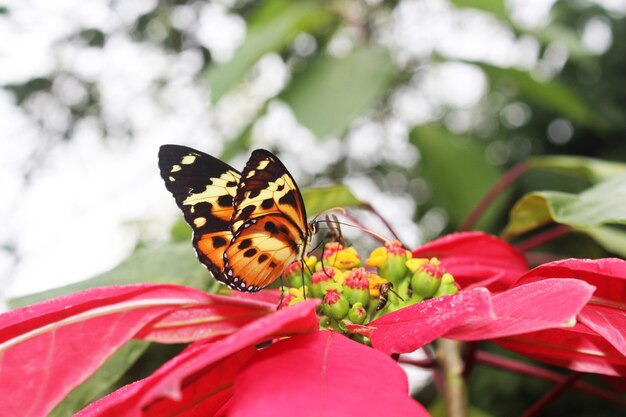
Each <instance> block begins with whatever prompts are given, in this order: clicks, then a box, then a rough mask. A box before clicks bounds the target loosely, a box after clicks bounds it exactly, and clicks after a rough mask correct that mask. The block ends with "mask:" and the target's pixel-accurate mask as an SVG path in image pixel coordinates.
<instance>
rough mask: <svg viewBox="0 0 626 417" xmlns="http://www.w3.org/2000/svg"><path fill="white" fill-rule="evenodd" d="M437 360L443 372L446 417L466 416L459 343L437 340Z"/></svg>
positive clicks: (465, 398) (465, 395)
mask: <svg viewBox="0 0 626 417" xmlns="http://www.w3.org/2000/svg"><path fill="white" fill-rule="evenodd" d="M437 358H438V360H439V363H440V364H441V370H442V371H443V394H444V398H445V400H446V401H445V402H446V409H447V410H448V417H466V416H467V392H466V389H465V380H464V379H463V360H462V359H461V342H457V341H456V340H450V339H443V338H442V339H439V341H438V343H437Z"/></svg>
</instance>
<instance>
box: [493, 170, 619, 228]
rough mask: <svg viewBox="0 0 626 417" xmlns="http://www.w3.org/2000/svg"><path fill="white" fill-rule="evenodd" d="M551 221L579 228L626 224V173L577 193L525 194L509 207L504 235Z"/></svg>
mask: <svg viewBox="0 0 626 417" xmlns="http://www.w3.org/2000/svg"><path fill="white" fill-rule="evenodd" d="M551 222H555V223H559V224H565V225H568V226H572V227H574V228H578V229H585V228H588V227H592V226H599V225H604V224H626V174H624V175H619V176H617V177H613V178H611V179H609V180H606V181H603V182H601V183H599V184H597V185H595V186H593V187H591V188H589V189H587V190H585V191H583V192H582V193H580V194H570V193H562V192H556V191H542V192H533V193H529V194H526V195H525V196H524V197H522V199H521V200H520V201H518V202H517V203H516V204H515V206H514V207H513V209H512V210H511V214H510V219H509V224H508V225H507V227H506V229H505V231H504V234H505V235H507V236H518V235H520V234H523V233H526V232H529V231H531V230H534V229H536V228H538V227H541V226H544V225H546V224H549V223H551Z"/></svg>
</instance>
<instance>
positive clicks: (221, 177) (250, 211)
mask: <svg viewBox="0 0 626 417" xmlns="http://www.w3.org/2000/svg"><path fill="white" fill-rule="evenodd" d="M159 169H160V171H161V177H162V178H163V180H164V181H165V186H166V188H167V189H168V190H169V191H170V192H171V193H172V195H173V196H174V199H175V200H176V203H177V205H178V207H179V208H180V209H181V210H182V212H183V215H184V217H185V220H186V221H187V223H188V224H189V225H190V226H191V228H192V229H193V246H194V248H195V250H196V253H197V255H198V259H199V260H200V262H202V263H203V264H204V265H205V266H206V267H207V268H208V269H209V271H211V273H212V274H213V276H214V277H215V279H217V280H218V281H219V282H221V283H224V284H226V285H228V286H229V287H231V288H233V289H236V290H239V291H247V292H256V291H259V290H261V289H262V288H264V287H266V286H267V285H269V284H271V283H272V282H274V281H275V280H276V279H278V277H279V276H280V275H281V274H282V273H283V270H284V269H285V267H286V266H287V265H289V264H290V263H292V262H293V261H295V260H298V259H302V258H303V257H304V256H305V255H306V253H307V250H308V247H309V244H310V242H311V237H312V236H313V235H314V234H315V233H316V231H317V225H316V222H311V223H307V216H306V210H305V207H304V201H303V200H302V195H301V194H300V190H299V189H298V186H297V185H296V182H295V180H294V179H293V177H292V176H291V174H290V173H289V171H287V168H285V166H284V165H283V163H282V162H281V161H280V160H279V159H278V158H277V157H276V156H275V155H274V154H272V153H271V152H269V151H266V150H264V149H257V150H255V151H253V152H252V154H251V156H250V159H249V160H248V162H247V164H246V166H245V168H244V169H243V171H242V172H241V173H239V172H238V171H237V170H236V169H234V168H232V167H231V166H230V165H228V164H226V163H225V162H223V161H220V160H219V159H217V158H215V157H213V156H211V155H208V154H206V153H204V152H200V151H198V150H195V149H192V148H188V147H186V146H180V145H163V146H161V148H160V150H159Z"/></svg>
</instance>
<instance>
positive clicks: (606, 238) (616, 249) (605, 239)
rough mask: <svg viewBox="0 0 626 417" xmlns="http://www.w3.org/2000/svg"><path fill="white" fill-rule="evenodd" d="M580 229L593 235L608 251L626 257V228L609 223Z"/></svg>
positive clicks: (590, 235)
mask: <svg viewBox="0 0 626 417" xmlns="http://www.w3.org/2000/svg"><path fill="white" fill-rule="evenodd" d="M578 230H579V231H581V232H583V233H585V234H586V235H588V236H589V237H591V238H592V239H593V240H595V241H596V242H597V243H598V244H599V245H600V246H602V247H603V248H604V249H606V250H607V251H609V252H611V253H614V254H616V255H619V256H621V257H622V258H626V230H623V229H621V228H617V227H614V226H608V225H607V226H594V227H586V228H582V229H578ZM587 256H589V255H587Z"/></svg>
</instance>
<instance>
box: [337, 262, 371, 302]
mask: <svg viewBox="0 0 626 417" xmlns="http://www.w3.org/2000/svg"><path fill="white" fill-rule="evenodd" d="M343 295H344V296H345V297H346V299H347V300H348V302H349V303H350V305H354V304H356V303H360V304H361V305H363V306H367V304H368V303H369V301H370V289H369V273H368V272H367V271H365V269H364V268H354V269H352V271H350V272H349V273H348V275H347V276H346V278H345V280H344V282H343Z"/></svg>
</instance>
